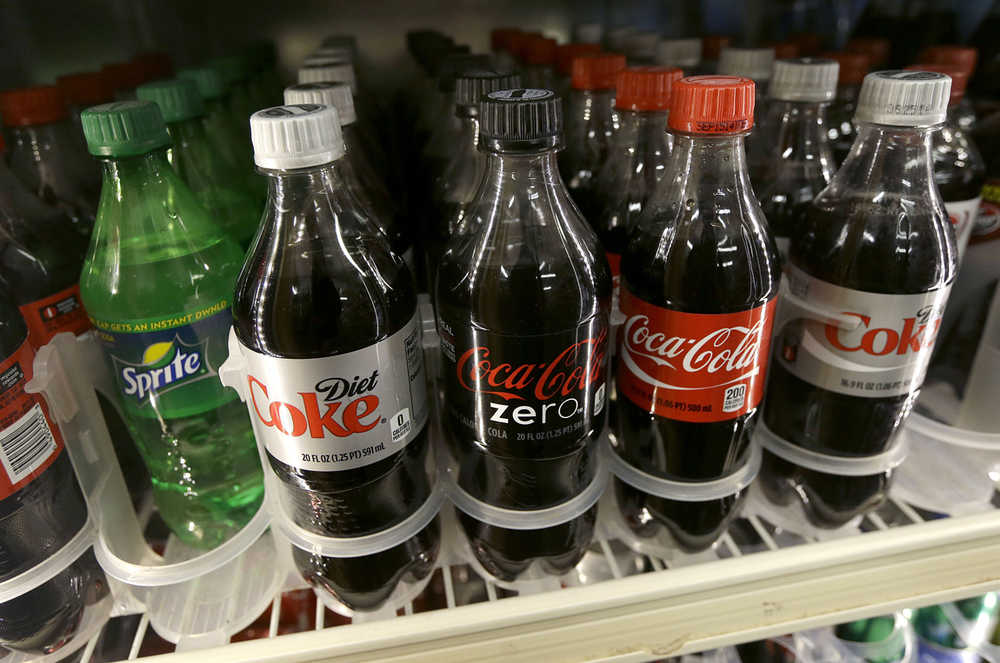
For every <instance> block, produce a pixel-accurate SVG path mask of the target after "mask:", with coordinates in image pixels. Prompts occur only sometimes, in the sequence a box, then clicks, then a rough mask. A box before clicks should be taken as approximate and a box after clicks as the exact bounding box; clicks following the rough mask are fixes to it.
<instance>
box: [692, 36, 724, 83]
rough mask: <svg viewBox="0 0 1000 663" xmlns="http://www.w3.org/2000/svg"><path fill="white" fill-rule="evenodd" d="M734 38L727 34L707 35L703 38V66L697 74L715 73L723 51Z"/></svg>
mask: <svg viewBox="0 0 1000 663" xmlns="http://www.w3.org/2000/svg"><path fill="white" fill-rule="evenodd" d="M731 42H732V38H730V37H728V36H726V35H705V36H704V37H702V38H701V68H700V70H697V71H695V73H697V74H714V73H715V72H716V70H717V69H718V68H719V57H720V56H721V55H722V51H723V50H724V49H726V48H729V44H730V43H731Z"/></svg>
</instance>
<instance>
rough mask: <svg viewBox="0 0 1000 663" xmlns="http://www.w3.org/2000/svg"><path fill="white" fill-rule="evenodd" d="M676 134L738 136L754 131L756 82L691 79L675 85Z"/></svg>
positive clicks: (673, 120) (672, 111)
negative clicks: (681, 132) (678, 132)
mask: <svg viewBox="0 0 1000 663" xmlns="http://www.w3.org/2000/svg"><path fill="white" fill-rule="evenodd" d="M673 87H674V96H673V100H672V102H671V104H670V119H669V120H668V121H667V126H669V127H670V128H671V129H673V130H674V131H683V132H685V133H692V134H738V133H743V132H744V131H749V130H750V129H751V128H752V127H753V106H754V82H753V80H752V79H750V78H740V77H739V76H690V77H688V78H682V79H681V80H679V81H677V82H676V83H674V86H673Z"/></svg>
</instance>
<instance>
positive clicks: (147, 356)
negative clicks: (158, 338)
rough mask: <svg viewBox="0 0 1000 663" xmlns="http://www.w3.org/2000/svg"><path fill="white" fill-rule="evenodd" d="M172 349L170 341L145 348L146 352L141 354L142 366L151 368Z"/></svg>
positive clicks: (172, 345)
mask: <svg viewBox="0 0 1000 663" xmlns="http://www.w3.org/2000/svg"><path fill="white" fill-rule="evenodd" d="M173 347H174V344H173V342H172V341H162V342H160V343H153V344H152V345H151V346H149V347H148V348H146V351H145V352H143V353H142V365H143V366H152V365H153V364H155V363H157V362H159V361H160V360H162V359H163V358H164V357H166V356H167V354H169V353H170V350H171V349H172V348H173Z"/></svg>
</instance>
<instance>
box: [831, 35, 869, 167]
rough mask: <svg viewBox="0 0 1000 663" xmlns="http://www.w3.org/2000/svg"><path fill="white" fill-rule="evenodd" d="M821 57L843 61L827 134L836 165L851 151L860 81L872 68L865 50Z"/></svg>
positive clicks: (855, 134) (854, 133)
mask: <svg viewBox="0 0 1000 663" xmlns="http://www.w3.org/2000/svg"><path fill="white" fill-rule="evenodd" d="M820 57H822V58H826V59H829V60H835V61H836V62H837V63H838V64H839V65H840V72H839V74H838V76H837V96H836V97H835V98H834V101H833V103H832V104H830V107H829V108H828V109H827V112H826V117H827V132H828V133H827V135H828V137H829V142H830V146H831V148H832V149H833V158H834V160H835V165H836V166H838V167H839V166H840V164H842V163H844V159H846V158H847V153H848V152H850V151H851V145H853V144H854V138H855V136H857V129H856V128H855V126H854V110H855V106H857V103H858V92H860V91H861V81H863V80H864V79H865V75H866V74H867V73H868V70H869V69H871V66H870V61H871V60H870V58H869V56H867V55H865V54H864V53H848V52H847V51H841V52H837V53H824V54H822V55H821V56H820Z"/></svg>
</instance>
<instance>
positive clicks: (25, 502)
mask: <svg viewBox="0 0 1000 663" xmlns="http://www.w3.org/2000/svg"><path fill="white" fill-rule="evenodd" d="M3 234H4V235H5V236H6V232H4V233H3ZM9 250H10V245H9V243H8V242H4V249H3V251H4V253H5V254H6V253H7V252H8V251H9ZM0 355H2V356H3V357H4V359H3V360H2V361H0V380H2V381H3V384H4V390H3V393H2V394H0V461H2V466H3V469H2V471H0V581H7V580H10V579H12V578H14V577H16V576H18V575H20V574H23V573H27V572H30V570H31V569H32V568H33V567H35V566H36V565H38V564H40V563H42V562H44V561H45V560H47V559H48V558H49V557H50V556H52V555H53V554H55V553H56V552H57V551H59V550H60V549H61V548H62V547H63V546H65V545H66V544H67V543H69V542H70V540H72V539H73V537H74V536H76V535H77V534H78V533H79V532H80V530H81V529H83V527H84V525H85V524H86V523H87V504H86V502H85V501H84V499H83V493H82V492H81V491H80V485H79V483H77V479H76V474H74V472H73V466H72V465H71V463H70V459H69V453H68V452H67V451H66V450H65V442H64V440H63V437H62V433H61V432H60V430H59V428H58V427H57V426H56V425H55V423H54V421H53V419H52V414H51V413H50V408H49V405H48V403H46V401H45V400H44V399H43V398H42V397H41V396H38V395H36V394H29V393H27V392H26V391H25V389H24V387H25V385H26V384H27V383H28V381H29V380H30V379H31V377H32V373H33V368H34V367H33V362H34V359H35V351H34V349H33V348H32V347H31V343H29V342H28V328H27V327H26V326H25V324H24V321H23V320H22V319H21V315H20V313H19V312H18V310H17V308H16V307H15V305H14V304H13V302H12V301H11V300H10V299H9V296H8V294H7V292H0ZM91 575H93V576H98V575H100V576H101V582H102V583H104V584H103V585H102V586H100V587H97V586H95V584H94V583H93V582H91ZM95 590H96V592H97V593H100V594H101V595H102V596H103V595H106V594H107V584H106V581H104V579H103V575H101V574H100V569H99V568H98V567H97V565H96V561H95V560H94V558H93V555H92V554H88V555H86V556H85V557H82V558H81V559H80V560H78V561H77V562H76V563H74V564H72V565H70V566H68V567H67V568H66V569H65V570H64V571H62V572H60V573H59V574H58V575H56V576H55V577H54V578H52V579H51V580H49V581H47V582H45V583H44V584H42V585H40V586H39V587H37V588H35V589H34V590H31V591H30V592H28V593H27V594H23V595H21V596H19V597H17V598H15V599H12V600H9V601H5V602H4V603H0V644H2V645H3V646H4V647H6V648H8V649H13V650H16V651H22V652H28V653H33V654H47V653H49V652H52V651H55V650H57V649H58V648H59V647H61V646H62V645H63V644H65V643H66V642H67V641H68V640H69V639H70V638H72V636H73V635H74V633H75V632H76V629H77V626H78V625H79V623H80V619H81V615H82V613H83V610H84V607H85V605H86V604H88V603H93V602H94V601H95V600H96V598H98V597H95V596H88V594H89V593H90V592H92V591H95Z"/></svg>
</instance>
